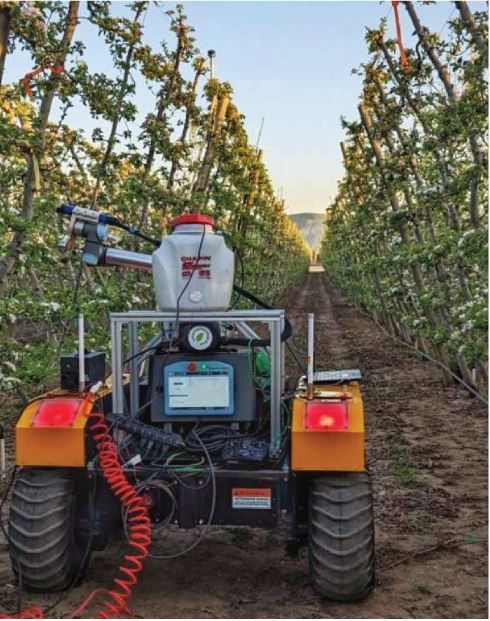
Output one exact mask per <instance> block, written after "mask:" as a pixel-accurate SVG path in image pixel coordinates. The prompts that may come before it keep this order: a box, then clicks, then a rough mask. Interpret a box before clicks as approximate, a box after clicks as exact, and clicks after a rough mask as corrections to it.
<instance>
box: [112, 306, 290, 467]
mask: <svg viewBox="0 0 490 621" xmlns="http://www.w3.org/2000/svg"><path fill="white" fill-rule="evenodd" d="M284 317H285V313H284V311H283V310H243V311H239V310H236V311H234V310H231V311H220V312H208V311H206V312H202V311H201V312H185V311H181V312H179V323H181V322H185V321H194V322H198V321H219V322H226V323H227V324H230V323H232V324H234V325H235V327H236V329H237V330H238V331H240V332H241V333H242V334H244V335H245V336H247V337H250V338H251V339H252V338H257V335H256V333H255V332H254V330H253V329H252V328H251V327H250V326H249V325H248V323H263V324H265V325H267V327H268V330H269V335H270V340H271V345H270V358H271V400H270V420H271V424H270V446H271V449H270V454H271V456H272V457H276V456H277V455H278V453H279V450H280V446H281V434H282V428H281V427H282V416H281V406H282V403H281V401H282V394H283V392H284V380H285V377H284V360H285V356H284V343H282V342H281V334H282V331H283V329H284ZM110 321H111V363H112V382H113V391H112V411H113V412H114V413H117V414H124V403H125V400H124V392H123V366H124V365H123V360H124V357H123V340H122V337H123V328H124V326H127V329H128V337H129V338H128V343H129V358H130V362H129V372H130V393H129V394H130V397H129V413H131V414H132V413H136V412H138V410H139V372H138V367H139V366H140V365H141V364H142V362H144V360H145V359H146V358H148V357H149V355H150V352H146V353H142V355H141V356H138V352H139V351H140V347H139V339H138V324H140V323H160V324H161V323H163V322H165V323H175V312H161V311H128V312H126V313H111V315H110ZM158 342H159V339H158V338H157V339H153V341H151V342H150V343H151V345H150V347H151V346H153V345H154V344H158ZM147 347H148V345H147V346H146V348H147Z"/></svg>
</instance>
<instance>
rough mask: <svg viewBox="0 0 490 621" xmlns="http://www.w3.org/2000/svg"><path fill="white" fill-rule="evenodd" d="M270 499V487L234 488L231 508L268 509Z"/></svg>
mask: <svg viewBox="0 0 490 621" xmlns="http://www.w3.org/2000/svg"><path fill="white" fill-rule="evenodd" d="M271 499H272V490H271V488H270V487H266V488H256V487H234V488H233V489H232V501H231V506H232V508H233V509H270V508H271Z"/></svg>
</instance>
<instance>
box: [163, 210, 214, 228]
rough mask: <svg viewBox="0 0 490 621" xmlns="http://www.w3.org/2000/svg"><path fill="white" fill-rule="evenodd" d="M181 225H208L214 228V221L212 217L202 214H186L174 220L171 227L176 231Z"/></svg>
mask: <svg viewBox="0 0 490 621" xmlns="http://www.w3.org/2000/svg"><path fill="white" fill-rule="evenodd" d="M181 224H208V225H209V226H213V227H214V220H213V218H212V217H211V216H205V215H204V214H202V213H184V214H182V215H181V216H177V217H176V218H174V219H173V220H172V222H171V223H170V226H171V227H172V228H173V229H174V228H175V227H176V226H180V225H181Z"/></svg>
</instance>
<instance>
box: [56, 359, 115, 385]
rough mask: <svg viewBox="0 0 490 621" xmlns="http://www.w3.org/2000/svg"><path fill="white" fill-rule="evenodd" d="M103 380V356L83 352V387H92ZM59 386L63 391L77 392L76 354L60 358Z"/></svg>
mask: <svg viewBox="0 0 490 621" xmlns="http://www.w3.org/2000/svg"><path fill="white" fill-rule="evenodd" d="M104 379H105V354H104V353H103V352H100V351H91V352H87V351H86V352H85V386H86V387H89V386H93V385H94V384H96V383H97V382H103V381H104ZM60 385H61V388H63V389H64V390H78V354H68V355H67V356H61V358H60Z"/></svg>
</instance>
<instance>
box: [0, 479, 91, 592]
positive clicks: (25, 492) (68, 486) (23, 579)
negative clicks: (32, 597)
mask: <svg viewBox="0 0 490 621" xmlns="http://www.w3.org/2000/svg"><path fill="white" fill-rule="evenodd" d="M76 526H77V524H76V494H75V480H74V478H73V476H72V474H71V473H70V472H69V471H68V470H62V469H49V470H47V469H46V470H43V469H24V470H22V471H21V473H20V474H19V476H18V478H17V480H16V481H15V484H14V489H13V493H12V499H11V504H10V520H9V539H10V542H9V544H10V545H9V547H10V556H11V559H12V567H13V569H14V572H15V574H16V576H17V578H18V580H19V582H20V583H21V586H22V588H24V589H26V590H28V591H35V592H45V593H47V592H55V591H62V590H64V589H67V588H68V587H70V586H71V585H72V584H73V583H74V582H75V581H76V580H77V579H78V577H81V575H82V574H83V571H84V568H85V567H82V566H81V565H82V564H83V565H84V566H86V565H87V563H88V556H89V554H88V553H87V541H86V540H85V541H82V540H80V538H79V535H78V533H77V528H76Z"/></svg>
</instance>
